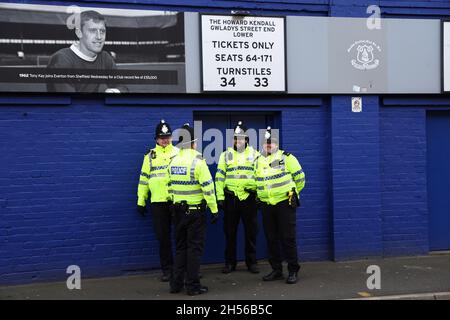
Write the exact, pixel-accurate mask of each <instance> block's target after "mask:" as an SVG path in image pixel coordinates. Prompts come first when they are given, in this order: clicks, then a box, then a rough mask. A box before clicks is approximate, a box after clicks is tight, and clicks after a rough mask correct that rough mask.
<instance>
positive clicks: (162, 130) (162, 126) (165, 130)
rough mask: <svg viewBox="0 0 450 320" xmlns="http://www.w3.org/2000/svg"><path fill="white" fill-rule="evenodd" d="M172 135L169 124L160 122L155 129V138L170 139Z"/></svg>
mask: <svg viewBox="0 0 450 320" xmlns="http://www.w3.org/2000/svg"><path fill="white" fill-rule="evenodd" d="M171 135H172V129H171V128H170V126H169V124H168V123H167V122H166V121H164V120H161V121H160V122H159V123H158V125H157V126H156V129H155V138H165V137H170V136H171Z"/></svg>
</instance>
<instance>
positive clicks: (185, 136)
mask: <svg viewBox="0 0 450 320" xmlns="http://www.w3.org/2000/svg"><path fill="white" fill-rule="evenodd" d="M196 140H197V139H196V138H195V136H194V128H192V127H191V126H190V124H189V123H185V124H184V125H183V126H182V127H181V129H180V134H179V140H178V144H179V145H185V146H186V147H187V144H189V143H192V142H194V141H196Z"/></svg>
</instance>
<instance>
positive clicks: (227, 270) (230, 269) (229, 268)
mask: <svg viewBox="0 0 450 320" xmlns="http://www.w3.org/2000/svg"><path fill="white" fill-rule="evenodd" d="M235 270H236V265H235V264H234V265H229V264H228V263H227V264H225V267H223V269H222V273H230V272H233V271H235Z"/></svg>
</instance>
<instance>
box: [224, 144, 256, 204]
mask: <svg viewBox="0 0 450 320" xmlns="http://www.w3.org/2000/svg"><path fill="white" fill-rule="evenodd" d="M258 156H259V152H258V151H256V150H255V149H253V147H251V146H247V147H246V148H245V150H243V151H242V152H238V151H236V150H234V149H233V148H228V149H227V150H226V151H224V152H222V154H221V155H220V158H219V164H218V165H217V172H216V192H217V200H218V201H221V200H224V199H225V193H224V189H225V188H227V189H228V190H230V191H231V192H233V193H234V195H235V196H236V197H238V198H239V200H240V201H243V200H245V199H247V198H248V196H249V193H248V192H247V191H245V189H247V190H252V191H256V183H255V176H254V170H255V168H254V164H255V160H256V158H257V157H258Z"/></svg>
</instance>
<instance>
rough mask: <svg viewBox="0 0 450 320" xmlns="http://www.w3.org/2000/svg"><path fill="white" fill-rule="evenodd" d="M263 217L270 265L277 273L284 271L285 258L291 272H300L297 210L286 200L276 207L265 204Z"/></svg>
mask: <svg viewBox="0 0 450 320" xmlns="http://www.w3.org/2000/svg"><path fill="white" fill-rule="evenodd" d="M262 216H263V225H264V233H265V236H266V240H267V249H268V255H269V263H270V265H271V266H272V269H273V270H275V271H282V270H283V267H282V261H283V258H282V257H283V256H284V258H285V259H286V261H287V263H288V271H289V272H298V270H299V269H300V265H299V263H298V256H297V238H296V224H297V223H296V222H297V217H296V209H294V208H292V207H291V206H289V201H288V200H285V201H282V202H279V203H277V204H276V205H269V204H266V203H263V205H262Z"/></svg>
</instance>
